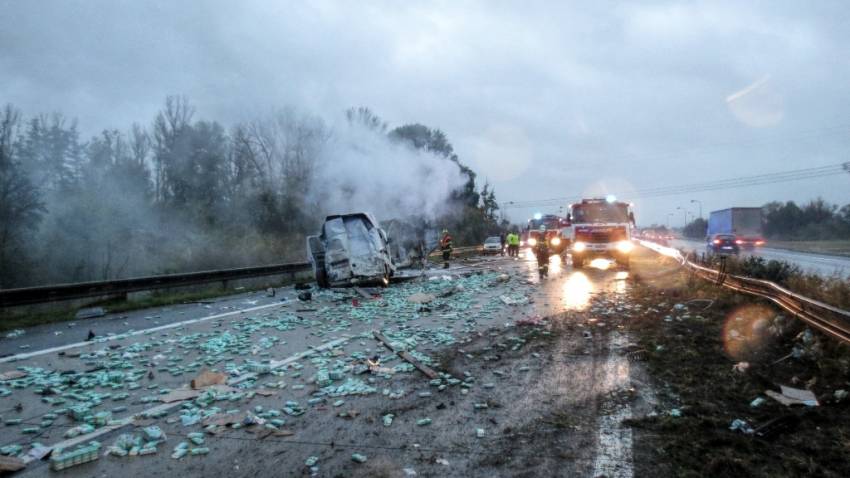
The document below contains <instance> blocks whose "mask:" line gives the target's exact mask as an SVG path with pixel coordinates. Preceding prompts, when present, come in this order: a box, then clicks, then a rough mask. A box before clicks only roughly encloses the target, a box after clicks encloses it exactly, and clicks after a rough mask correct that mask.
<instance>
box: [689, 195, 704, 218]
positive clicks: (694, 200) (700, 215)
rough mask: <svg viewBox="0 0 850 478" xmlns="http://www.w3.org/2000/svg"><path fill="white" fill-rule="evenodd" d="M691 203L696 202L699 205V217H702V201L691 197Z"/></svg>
mask: <svg viewBox="0 0 850 478" xmlns="http://www.w3.org/2000/svg"><path fill="white" fill-rule="evenodd" d="M691 203H697V204H698V205H699V218H700V219H702V201H700V200H698V199H691Z"/></svg>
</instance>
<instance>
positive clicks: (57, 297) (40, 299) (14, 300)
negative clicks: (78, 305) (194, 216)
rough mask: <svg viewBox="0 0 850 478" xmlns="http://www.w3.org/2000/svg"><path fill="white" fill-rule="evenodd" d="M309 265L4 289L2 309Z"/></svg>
mask: <svg viewBox="0 0 850 478" xmlns="http://www.w3.org/2000/svg"><path fill="white" fill-rule="evenodd" d="M310 269H311V266H310V263H309V262H294V263H288V264H274V265H269V266H258V267H242V268H238V269H222V270H214V271H201V272H189V273H186V274H166V275H160V276H150V277H136V278H131V279H117V280H111V281H101V282H80V283H76V284H58V285H48V286H39V287H25V288H21V289H5V290H0V308H3V307H14V306H19V305H31V304H41V303H45V302H56V301H62V300H72V299H84V298H88V297H99V296H110V295H120V294H126V293H128V292H141V291H146V290H156V289H166V288H170V287H180V286H191V285H199V284H207V283H210V282H221V281H228V280H237V279H248V278H252V277H263V276H270V275H276V274H289V273H296V272H303V271H307V270H310Z"/></svg>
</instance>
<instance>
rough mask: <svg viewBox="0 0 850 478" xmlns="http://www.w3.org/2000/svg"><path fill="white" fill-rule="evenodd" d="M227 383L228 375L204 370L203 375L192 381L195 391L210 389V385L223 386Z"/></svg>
mask: <svg viewBox="0 0 850 478" xmlns="http://www.w3.org/2000/svg"><path fill="white" fill-rule="evenodd" d="M226 382H227V375H225V374H223V373H219V372H211V371H209V370H203V371H201V373H200V374H199V375H198V376H197V377H195V378H193V379H192V381H191V382H190V385H191V387H192V388H193V389H195V390H198V389H200V388H204V387H209V386H210V385H221V384H224V383H226Z"/></svg>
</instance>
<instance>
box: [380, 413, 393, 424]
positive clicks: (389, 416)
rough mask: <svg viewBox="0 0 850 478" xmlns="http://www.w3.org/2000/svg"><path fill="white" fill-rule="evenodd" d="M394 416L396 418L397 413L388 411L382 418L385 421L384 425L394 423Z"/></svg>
mask: <svg viewBox="0 0 850 478" xmlns="http://www.w3.org/2000/svg"><path fill="white" fill-rule="evenodd" d="M393 418H395V415H393V414H392V413H388V414H386V415H384V416H383V417H381V420H382V421H383V423H384V426H385V427H388V426H390V425H392V424H393Z"/></svg>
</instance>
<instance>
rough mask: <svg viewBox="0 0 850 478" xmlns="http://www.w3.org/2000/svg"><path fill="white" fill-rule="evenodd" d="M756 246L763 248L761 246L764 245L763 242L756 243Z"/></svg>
mask: <svg viewBox="0 0 850 478" xmlns="http://www.w3.org/2000/svg"><path fill="white" fill-rule="evenodd" d="M756 245H757V246H763V245H764V241H756Z"/></svg>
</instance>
